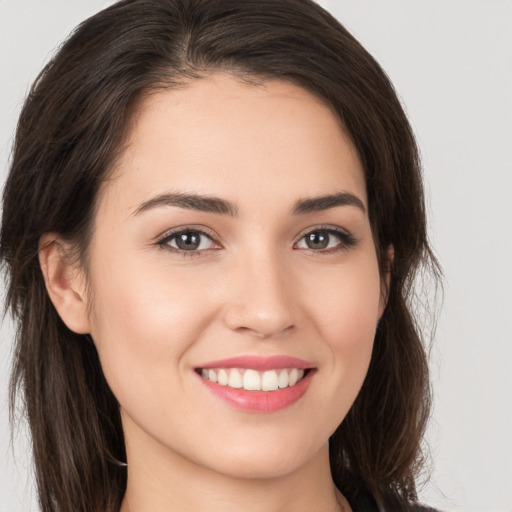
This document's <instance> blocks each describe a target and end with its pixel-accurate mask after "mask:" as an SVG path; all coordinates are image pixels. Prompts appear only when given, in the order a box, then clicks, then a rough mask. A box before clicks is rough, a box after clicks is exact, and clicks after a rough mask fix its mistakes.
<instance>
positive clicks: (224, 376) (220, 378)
mask: <svg viewBox="0 0 512 512" xmlns="http://www.w3.org/2000/svg"><path fill="white" fill-rule="evenodd" d="M228 381H229V375H228V373H227V372H226V370H224V369H221V370H219V374H218V375H217V382H218V383H219V384H220V385H221V386H227V385H228Z"/></svg>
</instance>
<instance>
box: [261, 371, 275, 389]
mask: <svg viewBox="0 0 512 512" xmlns="http://www.w3.org/2000/svg"><path fill="white" fill-rule="evenodd" d="M278 387H279V378H278V377H277V372H276V371H275V370H270V371H268V372H265V373H264V374H263V377H261V389H262V390H263V391H275V390H276V389H277V388H278Z"/></svg>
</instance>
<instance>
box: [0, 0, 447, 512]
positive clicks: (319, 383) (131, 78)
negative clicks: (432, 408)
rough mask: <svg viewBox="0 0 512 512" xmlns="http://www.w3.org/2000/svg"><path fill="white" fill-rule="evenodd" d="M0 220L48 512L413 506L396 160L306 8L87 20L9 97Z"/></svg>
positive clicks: (417, 460) (403, 240)
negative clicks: (10, 134) (15, 121)
mask: <svg viewBox="0 0 512 512" xmlns="http://www.w3.org/2000/svg"><path fill="white" fill-rule="evenodd" d="M20 205H23V207H22V208H20ZM2 222H3V224H2V237H1V256H2V260H3V262H4V264H5V266H6V268H7V272H8V278H9V289H8V303H9V304H10V306H11V308H12V310H13V312H14V313H15V315H16V316H17V318H18V320H19V331H18V338H17V345H16V349H15V350H16V352H15V354H16V356H15V367H14V369H13V374H12V397H13V403H14V395H15V393H16V390H17V389H18V388H20V389H21V390H22V392H23V399H24V403H25V407H26V412H27V416H28V419H29V423H30V428H31V433H32V438H33V449H34V458H35V464H36V474H37V484H38V491H39V499H40V504H41V508H42V510H43V511H45V512H46V511H56V510H73V511H75V510H76V511H84V512H85V511H88V512H89V511H96V510H97V511H111V510H115V511H118V510H121V511H122V512H139V511H149V510H151V511H152V512H155V511H159V510H190V511H199V510H204V509H206V508H208V509H209V510H212V509H213V510H221V511H229V510H255V511H256V510H258V511H273V510H322V511H323V510H325V511H330V510H345V511H348V510H351V509H352V510H354V511H356V510H387V511H394V510H411V509H412V510H420V508H419V506H417V505H413V504H412V503H413V502H414V501H415V499H416V490H415V477H416V475H417V472H418V470H419V469H420V468H421V451H420V442H421V438H422V434H423V431H424V427H425V423H426V419H427V417H428V414H429V384H428V373H427V365H426V357H425V352H424V349H423V347H422V344H421V336H420V333H419V332H417V329H416V326H415V322H414V319H413V317H412V315H411V312H410V311H409V308H408V299H409V294H410V293H411V286H412V283H413V279H414V276H415V273H416V272H417V270H418V269H420V268H421V267H422V266H426V267H427V268H430V269H431V270H432V271H433V272H434V274H436V272H437V266H436V262H435V259H434V258H433V256H432V253H431V250H430V248H429V245H428V241H427V236H426V226H425V211H424V203H423V192H422V184H421V176H420V169H419V163H418V155H417V149H416V146H415V141H414V137H413V135H412V132H411V130H410V127H409V124H408V122H407V119H406V117H405V115H404V112H403V110H402V108H401V106H400V103H399V101H398V99H397V97H396V95H395V93H394V91H393V88H392V86H391V84H390V83H389V81H388V79H387V77H386V75H385V74H384V73H383V71H382V70H381V69H380V67H379V66H378V64H377V63H376V62H375V61H374V60H373V58H372V57H371V56H370V55H369V54H368V53H367V52H366V51H365V50H364V49H363V48H362V47H361V46H360V45H359V43H357V41H355V40H354V38H353V37H352V36H351V35H350V34H348V33H347V31H346V30H345V29H344V28H343V27H342V26H340V25H339V23H338V22H337V21H336V20H334V19H333V18H332V17H331V16H330V15H329V14H328V13H326V12H325V11H323V10H322V9H321V8H320V7H318V6H317V5H316V4H314V3H312V2H310V1H308V0H259V1H244V2H238V1H236V0H217V1H212V0H187V1H183V0H182V1H178V0H131V1H129V0H128V1H127V0H125V1H121V2H119V3H117V4H115V5H113V6H112V7H110V8H108V9H106V10H105V11H103V12H101V13H99V14H97V15H96V16H94V17H92V18H91V19H89V20H87V21H86V22H84V23H83V24H82V25H81V26H80V27H78V29H77V30H76V31H75V32H74V34H73V35H72V36H71V37H70V39H69V40H68V41H67V42H66V43H65V44H64V45H63V47H62V48H61V49H60V51H59V52H58V54H57V55H56V56H55V57H54V59H53V60H52V61H51V62H50V64H49V65H48V66H47V67H46V68H45V69H44V70H43V72H42V73H41V75H40V77H39V78H38V80H37V81H36V83H35V84H34V86H33V88H32V90H31V92H30V94H29V97H28V99H27V101H26V104H25V106H24V109H23V111H22V114H21V116H20V122H19V128H18V132H17V135H16V140H15V147H14V153H13V160H12V167H11V171H10V175H9V178H8V180H7V183H6V188H5V192H4V214H3V220H2Z"/></svg>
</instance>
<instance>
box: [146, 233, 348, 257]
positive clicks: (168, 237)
mask: <svg viewBox="0 0 512 512" xmlns="http://www.w3.org/2000/svg"><path fill="white" fill-rule="evenodd" d="M319 232H321V233H325V234H327V235H329V236H332V235H334V236H335V237H337V238H338V239H339V240H340V243H339V244H337V245H336V246H335V247H331V248H329V249H318V250H315V249H311V248H308V249H307V250H309V251H311V252H313V253H320V254H326V253H327V254H331V253H334V252H341V251H346V250H348V249H350V248H351V247H354V246H355V245H357V240H356V239H355V238H354V237H353V236H352V235H351V234H350V233H349V232H347V231H345V230H343V229H340V228H335V227H333V226H318V227H316V228H314V229H311V230H309V231H307V232H306V233H304V234H303V235H301V237H300V238H299V240H298V241H297V242H296V243H295V244H294V248H295V246H296V245H297V244H298V243H299V242H300V241H302V240H303V239H304V238H305V237H306V236H307V235H311V234H313V233H319ZM186 233H197V234H199V235H201V236H205V237H207V238H209V239H210V240H211V241H212V243H214V244H215V245H218V246H219V247H217V248H213V249H202V250H190V251H187V250H184V249H179V248H176V247H171V246H170V245H169V243H170V242H171V241H172V240H173V239H175V238H176V237H177V236H179V235H182V234H186ZM156 245H157V246H159V247H160V248H161V249H164V250H166V251H169V252H171V253H173V254H177V255H179V256H182V257H184V258H187V257H197V256H199V255H201V254H202V253H203V252H204V251H211V250H218V249H220V248H222V247H221V245H220V244H219V243H218V242H217V241H216V240H215V238H214V237H213V236H212V235H211V234H209V233H207V232H206V231H204V230H202V229H199V228H192V227H190V228H189V227H185V228H179V229H176V230H173V231H170V232H167V233H165V234H164V235H163V236H162V237H161V238H160V239H159V240H158V241H157V242H156ZM320 254H318V255H320Z"/></svg>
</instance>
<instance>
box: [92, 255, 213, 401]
mask: <svg viewBox="0 0 512 512" xmlns="http://www.w3.org/2000/svg"><path fill="white" fill-rule="evenodd" d="M149 267H150V268H149V269H148V265H147V264H146V265H145V266H144V265H142V264H138V263H137V262H134V263H133V264H132V265H130V264H128V263H123V264H121V263H120V264H119V265H117V267H116V268H110V269H107V268H103V269H102V268H100V269H97V270H98V271H97V273H96V275H95V276H94V282H93V284H95V286H94V304H93V314H92V321H91V325H92V332H91V334H92V337H93V339H94V341H95V344H96V347H97V349H98V353H99V356H100V359H101V363H102V367H103V371H104V373H105V377H106V378H107V381H108V382H109V384H110V386H111V388H112V390H113V391H114V393H115V394H116V396H117V397H118V399H119V401H120V402H122V401H123V400H122V398H123V395H124V394H125V393H130V392H131V390H133V389H134V388H136V387H138V392H140V391H142V387H140V386H141V384H142V383H144V388H145V389H147V390H148V392H149V394H151V393H152V392H154V391H155V390H156V389H158V386H160V385H161V384H162V382H161V381H162V380H163V379H165V378H168V376H169V369H170V368H175V369H179V367H180V365H183V364H184V360H183V359H184V358H183V355H184V354H185V353H186V351H187V350H188V349H189V348H190V346H191V345H192V344H193V343H194V341H195V340H196V339H197V337H198V336H199V333H200V331H201V329H202V326H203V325H204V323H205V322H208V315H209V313H210V312H211V305H208V304H207V303H206V300H207V298H206V296H205V294H204V293H201V289H200V287H198V286H186V284H187V283H186V282H184V281H185V280H184V279H181V280H180V279H179V276H176V275H173V276H172V277H173V278H172V279H165V277H166V273H165V272H163V271H162V269H161V268H157V267H154V266H153V267H151V266H149ZM141 269H144V271H141ZM199 311H201V312H202V315H199V314H198V312H199ZM177 373H178V372H177ZM127 375H128V376H130V378H128V379H127V378H126V376H127Z"/></svg>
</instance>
